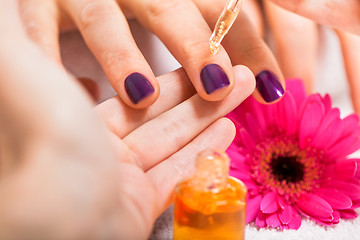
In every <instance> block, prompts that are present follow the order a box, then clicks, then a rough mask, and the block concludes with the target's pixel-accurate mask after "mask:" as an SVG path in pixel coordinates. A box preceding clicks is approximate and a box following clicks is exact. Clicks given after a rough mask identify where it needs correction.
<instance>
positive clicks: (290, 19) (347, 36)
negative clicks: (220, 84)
mask: <svg viewBox="0 0 360 240" xmlns="http://www.w3.org/2000/svg"><path fill="white" fill-rule="evenodd" d="M260 2H261V5H262V7H261V6H260ZM246 6H247V8H249V9H244V11H245V12H246V13H249V14H248V16H249V17H250V20H251V22H252V23H253V24H254V27H255V29H257V31H258V33H259V34H260V35H261V33H262V32H263V31H262V29H263V28H264V27H263V22H266V24H267V26H268V29H267V30H268V32H269V33H270V35H271V39H272V42H271V43H272V46H273V52H274V54H275V56H276V60H277V62H278V63H279V65H280V68H281V71H282V73H283V74H284V77H285V78H300V79H302V80H303V81H304V83H305V86H306V90H307V92H308V93H312V92H313V87H314V81H315V71H316V67H317V58H318V48H319V47H320V46H319V44H320V43H319V37H318V36H319V31H318V29H319V24H320V25H327V26H330V27H332V28H334V30H335V33H336V34H337V36H338V38H339V43H340V46H341V49H342V54H343V61H344V67H345V72H346V75H347V80H348V84H349V89H350V96H351V100H352V105H353V109H354V111H355V112H356V113H358V114H360V99H359V96H360V80H359V79H360V72H359V71H358V68H357V66H358V65H359V64H360V56H359V55H358V54H356V53H357V52H358V50H357V49H359V46H360V36H359V35H360V31H359V29H360V17H359V16H360V15H359V12H360V2H359V1H357V0H348V1H330V0H321V1H319V0H308V1H285V0H261V1H258V0H250V4H247V5H246ZM254 8H255V10H254ZM261 8H262V9H263V11H264V14H263V15H262V14H256V13H257V12H259V11H261ZM320 13H321V14H320ZM344 13H346V14H344ZM284 19H286V21H284ZM299 56H301V57H299Z"/></svg>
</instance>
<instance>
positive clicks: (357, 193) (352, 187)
mask: <svg viewBox="0 0 360 240" xmlns="http://www.w3.org/2000/svg"><path fill="white" fill-rule="evenodd" d="M322 188H329V189H337V190H339V191H340V192H343V193H345V194H346V195H347V196H349V197H350V198H351V199H352V200H355V199H360V186H359V185H357V184H354V183H350V182H344V181H338V180H331V181H328V182H326V183H324V184H323V185H322Z"/></svg>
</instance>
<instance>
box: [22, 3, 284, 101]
mask: <svg viewBox="0 0 360 240" xmlns="http://www.w3.org/2000/svg"><path fill="white" fill-rule="evenodd" d="M226 2H227V0H221V1H218V0H212V1H208V0H206V1H205V0H194V1H192V0H171V1H169V0H156V1H154V0H131V1H130V0H118V1H114V0H101V1H93V0H82V1H78V0H61V1H60V0H48V1H46V2H45V1H39V0H20V9H21V13H22V17H23V20H24V24H25V25H26V29H27V32H28V34H29V36H30V37H31V38H32V39H33V40H34V41H35V42H37V43H38V44H39V45H40V46H41V47H42V48H43V49H44V51H45V52H46V53H47V54H48V55H49V56H53V58H55V59H56V60H57V61H58V62H61V59H60V54H59V43H58V32H59V31H62V30H66V29H71V28H73V27H74V25H75V26H76V28H78V29H79V30H80V32H81V34H82V36H83V37H84V39H85V42H86V43H87V45H88V47H89V48H90V49H91V51H92V52H93V54H94V55H95V56H96V58H97V60H98V61H99V62H100V64H101V66H102V68H103V69H104V71H105V73H106V75H107V77H108V79H109V81H110V83H111V85H112V86H113V88H114V89H115V91H116V92H117V93H118V94H119V96H120V98H121V99H122V101H124V102H125V103H126V104H127V105H129V106H131V107H133V108H144V107H148V106H149V105H151V104H152V103H154V102H155V100H156V99H157V97H158V95H159V85H158V82H157V81H156V78H155V76H154V75H153V73H152V71H151V69H150V67H149V65H148V63H147V62H146V60H145V59H144V57H143V55H142V53H141V52H140V51H139V49H138V48H137V46H136V44H135V42H134V40H133V37H132V34H131V32H130V30H129V28H128V24H127V18H136V19H137V20H138V21H139V22H140V23H142V25H144V26H145V27H146V28H148V29H149V30H150V31H152V32H153V33H155V34H156V35H157V36H158V37H159V38H160V39H161V40H162V41H163V42H164V44H165V45H166V46H167V47H168V49H169V50H170V52H171V53H172V54H173V55H174V57H175V58H176V59H177V60H178V61H179V62H180V63H181V65H182V66H183V67H184V69H185V71H186V73H187V75H188V76H189V78H190V80H191V82H192V83H193V85H194V87H195V89H196V90H197V92H198V93H199V95H200V96H201V97H202V98H204V99H206V100H209V101H217V100H221V99H223V98H224V97H225V96H227V95H228V94H229V93H230V92H231V90H232V88H233V86H234V73H233V71H232V65H236V64H244V65H246V66H249V68H250V69H251V70H252V71H253V73H254V75H260V73H262V72H263V71H264V70H269V71H271V72H272V73H274V74H273V75H269V74H262V75H261V76H263V77H262V79H260V80H259V81H258V82H259V87H260V89H263V87H265V88H268V85H269V84H268V83H269V82H270V81H269V80H273V79H275V80H273V81H275V85H276V87H277V88H281V90H283V88H284V79H283V77H282V74H281V72H280V70H279V68H278V66H277V64H276V61H275V60H274V57H273V56H272V53H271V51H269V50H268V48H267V46H266V45H265V44H264V43H263V41H262V40H261V37H260V36H258V35H257V33H256V32H255V31H254V30H253V29H252V28H253V27H252V25H251V24H250V22H249V21H248V20H247V18H246V16H245V14H241V16H240V18H239V19H240V20H238V21H237V23H236V24H235V25H237V27H236V29H237V30H236V31H235V30H232V31H231V32H232V36H233V37H232V38H231V39H232V40H231V41H228V42H229V43H228V44H226V45H228V46H232V45H235V46H234V47H229V48H227V52H226V51H225V50H224V48H222V49H221V51H220V52H219V53H218V54H217V55H215V56H214V55H212V54H211V53H210V51H209V38H210V36H211V34H212V31H211V29H212V28H213V27H214V26H215V23H216V21H217V19H218V17H219V15H220V13H221V11H222V9H223V8H224V6H225V4H226ZM209 26H210V27H209ZM229 38H230V37H229ZM224 46H225V45H224ZM228 53H229V55H228ZM229 56H230V58H229ZM230 59H231V60H230ZM209 64H215V65H209ZM201 72H203V74H201ZM205 72H210V74H204V73H205ZM134 73H136V74H134ZM138 73H140V74H141V75H139V74H138ZM214 75H218V76H222V77H218V78H214V77H213V76H214ZM269 76H270V77H269ZM144 77H145V78H144ZM270 85H271V84H270ZM205 86H206V87H205ZM204 87H205V88H204ZM267 90H268V89H265V90H262V91H260V93H262V94H263V95H264V96H262V95H261V94H259V92H257V93H256V94H255V97H256V98H257V99H258V100H259V101H264V100H265V102H272V101H275V100H277V99H278V98H280V97H281V96H279V95H276V92H279V91H275V90H278V89H275V90H273V89H270V90H272V92H275V94H270V96H269V94H267V93H266V92H267Z"/></svg>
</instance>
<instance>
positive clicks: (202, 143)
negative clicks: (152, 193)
mask: <svg viewBox="0 0 360 240" xmlns="http://www.w3.org/2000/svg"><path fill="white" fill-rule="evenodd" d="M235 132H236V130H235V127H234V124H233V123H232V122H231V121H230V120H229V119H226V118H222V119H219V120H218V121H216V122H215V123H213V124H212V125H211V126H210V127H208V128H207V129H205V130H204V132H202V133H201V134H200V135H199V136H197V137H196V138H195V139H194V140H193V141H191V142H190V143H189V144H187V145H186V146H185V147H184V148H182V149H181V150H180V151H178V152H176V153H175V154H174V155H172V156H171V157H170V158H168V159H167V160H165V161H163V162H161V163H160V164H158V165H157V166H155V167H154V168H152V169H150V170H149V171H148V172H147V175H148V176H149V178H150V179H151V181H152V182H153V185H154V186H155V189H156V190H157V193H158V206H159V207H160V209H159V210H158V212H157V215H160V214H161V213H162V212H163V211H164V210H165V208H166V207H168V206H169V205H170V203H171V202H172V197H173V195H172V193H173V190H174V187H175V185H176V184H178V183H179V182H180V181H181V180H183V179H186V178H188V177H190V176H191V175H192V174H193V173H194V170H195V168H194V167H195V166H194V160H195V157H196V155H197V154H198V153H199V152H200V151H202V150H204V149H209V148H212V149H219V150H224V151H225V150H226V149H227V147H228V146H229V145H230V144H231V142H232V140H233V139H234V137H235Z"/></svg>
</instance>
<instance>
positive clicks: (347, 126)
mask: <svg viewBox="0 0 360 240" xmlns="http://www.w3.org/2000/svg"><path fill="white" fill-rule="evenodd" d="M342 121H343V131H342V133H341V135H340V136H339V139H338V140H337V141H336V142H334V143H333V144H332V145H331V146H330V147H329V151H328V155H329V156H330V157H332V158H337V157H340V156H346V155H348V154H350V153H353V152H354V151H356V150H357V149H359V148H360V128H359V116H357V115H356V114H351V115H349V116H347V117H346V118H344V119H343V120H342Z"/></svg>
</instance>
